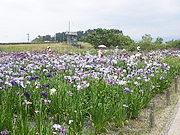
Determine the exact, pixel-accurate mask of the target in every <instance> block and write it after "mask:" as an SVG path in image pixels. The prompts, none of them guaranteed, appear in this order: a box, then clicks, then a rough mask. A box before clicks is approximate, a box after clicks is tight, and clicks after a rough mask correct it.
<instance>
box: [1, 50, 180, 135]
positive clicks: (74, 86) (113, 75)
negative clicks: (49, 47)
mask: <svg viewBox="0 0 180 135" xmlns="http://www.w3.org/2000/svg"><path fill="white" fill-rule="evenodd" d="M179 56H180V51H178V50H175V51H168V50H164V51H160V50H158V51H151V52H149V53H147V54H141V53H137V54H134V55H130V54H128V53H126V52H123V53H119V54H117V53H115V52H114V50H109V51H107V53H104V55H103V57H101V58H99V57H98V56H97V55H94V54H91V53H89V52H84V53H70V54H64V55H59V54H57V53H54V52H23V53H5V52H0V132H1V134H2V135H7V134H12V135H18V134H22V135H23V134H24V135H35V134H37V135H38V134H39V135H45V134H47V135H51V134H67V135H68V134H70V135H71V134H72V135H73V134H83V132H84V131H87V132H88V133H89V134H90V133H91V134H95V133H103V132H106V130H107V128H109V126H114V127H117V128H118V127H121V126H123V125H124V123H125V121H126V120H127V119H134V118H137V117H138V115H139V114H140V112H141V110H142V109H143V108H145V107H147V106H148V104H149V102H150V101H151V99H152V97H153V96H154V94H163V93H165V90H166V88H167V87H168V86H169V85H170V84H171V82H172V79H173V78H174V76H175V75H176V74H179V73H180V57H179Z"/></svg>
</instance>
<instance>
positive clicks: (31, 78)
mask: <svg viewBox="0 0 180 135" xmlns="http://www.w3.org/2000/svg"><path fill="white" fill-rule="evenodd" d="M38 78H39V77H38V76H31V77H30V81H32V80H37V79H38Z"/></svg>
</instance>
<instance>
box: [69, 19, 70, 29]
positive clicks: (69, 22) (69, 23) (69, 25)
mask: <svg viewBox="0 0 180 135" xmlns="http://www.w3.org/2000/svg"><path fill="white" fill-rule="evenodd" d="M69 32H70V21H69Z"/></svg>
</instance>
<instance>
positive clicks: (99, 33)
mask: <svg viewBox="0 0 180 135" xmlns="http://www.w3.org/2000/svg"><path fill="white" fill-rule="evenodd" d="M87 42H89V43H91V44H92V45H94V47H95V48H97V46H98V45H101V44H103V45H106V46H107V47H110V46H120V47H122V46H127V45H130V44H131V43H133V40H132V39H131V38H130V37H129V36H124V35H123V33H122V31H119V30H114V29H101V28H98V29H94V30H93V31H91V32H90V33H88V35H87Z"/></svg>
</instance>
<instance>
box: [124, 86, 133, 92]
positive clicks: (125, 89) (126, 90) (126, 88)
mask: <svg viewBox="0 0 180 135" xmlns="http://www.w3.org/2000/svg"><path fill="white" fill-rule="evenodd" d="M124 91H125V92H132V91H131V90H130V89H129V88H128V87H125V88H124Z"/></svg>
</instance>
